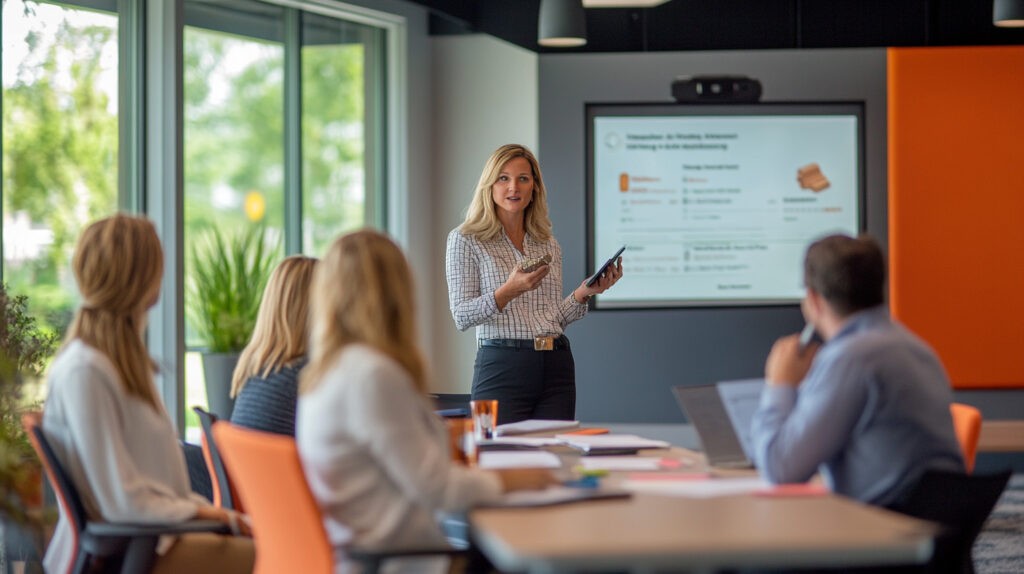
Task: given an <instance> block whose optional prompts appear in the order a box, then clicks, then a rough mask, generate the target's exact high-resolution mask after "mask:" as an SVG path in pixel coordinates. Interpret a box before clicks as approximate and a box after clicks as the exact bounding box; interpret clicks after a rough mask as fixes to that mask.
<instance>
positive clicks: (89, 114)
mask: <svg viewBox="0 0 1024 574" xmlns="http://www.w3.org/2000/svg"><path fill="white" fill-rule="evenodd" d="M142 4H143V3H138V5H137V4H136V3H132V2H127V1H125V0H120V1H119V0H65V1H61V2H57V1H47V0H4V2H3V30H2V32H3V36H2V38H3V94H2V98H3V107H2V108H3V125H2V135H3V176H2V186H3V187H2V212H3V220H2V232H3V235H2V238H3V260H2V264H0V270H2V273H3V279H4V281H5V282H6V283H8V284H9V285H10V286H11V289H12V291H14V292H15V293H26V294H28V295H29V296H30V302H31V311H32V312H33V313H34V314H36V315H37V316H38V317H39V318H40V321H41V322H42V323H43V324H44V325H45V326H47V327H50V328H52V329H54V330H56V331H59V332H63V331H64V330H65V329H66V327H67V325H68V323H69V321H70V318H71V316H72V314H73V311H74V307H75V305H76V303H77V301H76V295H75V293H76V289H75V287H74V281H73V278H72V277H71V275H70V266H69V260H70V256H71V251H72V249H73V246H74V242H75V240H76V239H77V237H78V235H79V233H80V232H81V229H82V227H83V226H84V225H85V224H86V223H88V222H89V221H92V220H94V219H97V218H99V217H102V216H104V215H107V214H110V213H113V212H115V211H116V210H117V209H118V208H119V206H120V207H122V208H130V209H134V208H139V209H146V208H147V207H148V209H149V213H150V214H151V215H152V216H153V217H154V218H155V219H156V220H157V222H158V227H159V228H160V229H161V234H162V236H163V237H162V239H163V240H164V242H165V247H167V248H168V250H167V252H168V253H170V254H172V255H173V256H174V257H176V256H177V253H178V251H177V249H175V248H176V247H177V245H178V243H177V242H178V239H179V238H180V239H181V243H182V249H181V252H180V253H181V256H182V258H183V264H184V276H183V277H182V278H181V280H182V281H183V283H184V289H185V293H184V307H185V308H186V309H188V308H189V307H190V306H191V305H190V303H191V301H190V297H191V296H192V288H193V287H194V283H195V282H194V279H195V277H196V276H197V273H196V269H197V267H196V258H195V253H196V252H197V250H199V251H201V250H202V248H203V247H204V246H206V245H208V244H209V242H210V241H211V238H212V237H213V235H214V234H220V235H221V236H222V238H224V239H226V240H228V241H230V240H232V239H233V238H236V237H238V236H240V235H242V234H245V233H255V234H256V235H257V236H258V237H259V241H260V243H261V245H262V246H263V248H264V251H263V255H262V259H263V260H265V261H267V262H269V263H267V265H266V266H268V267H271V268H272V267H273V266H275V265H276V264H277V262H278V261H280V259H281V258H282V257H283V256H284V255H285V254H290V253H296V252H304V253H307V254H310V255H321V254H322V253H323V251H324V250H325V249H326V247H327V245H328V244H329V243H330V242H331V241H332V240H333V239H334V238H335V237H336V236H337V235H338V234H339V233H342V232H344V231H347V230H351V229H354V228H357V227H360V226H363V225H374V226H379V227H383V226H384V222H385V208H386V203H385V190H386V189H387V188H388V182H387V181H386V174H387V173H388V170H387V165H386V157H387V155H388V153H387V150H388V149H389V148H388V146H387V142H386V141H385V140H386V138H385V135H386V133H387V128H388V125H387V124H388V122H387V117H386V113H385V112H386V110H387V109H388V108H389V106H395V105H396V104H395V103H394V101H392V100H389V98H388V97H387V93H386V89H387V88H388V86H386V83H385V78H387V77H388V70H387V67H388V66H387V65H386V61H387V60H386V55H387V54H386V52H385V46H386V45H388V42H389V41H392V40H394V39H393V38H390V37H389V34H390V31H391V30H399V29H400V28H398V27H396V25H395V22H396V21H397V20H396V19H392V18H389V17H387V16H386V15H382V14H375V13H374V11H372V10H364V9H351V10H352V11H350V9H348V8H345V7H344V6H343V5H342V4H340V3H337V4H335V3H333V2H331V1H330V0H311V1H309V2H305V1H304V0H264V1H259V0H217V1H216V2H211V1H209V0H184V10H183V17H184V21H183V22H182V24H183V27H182V29H183V36H182V37H181V38H178V37H176V36H175V33H176V32H175V30H176V29H177V22H176V19H177V18H178V16H177V15H176V14H180V13H178V12H177V11H176V10H175V9H173V8H174V5H172V3H171V2H170V0H168V2H167V3H160V2H147V3H145V7H146V8H145V10H143V9H142ZM118 5H120V6H122V7H124V8H123V10H122V12H121V14H120V16H119V15H118V10H117V6H118ZM161 10H163V11H166V15H164V16H161V15H160V11H161ZM378 24H379V25H378ZM147 26H155V27H156V29H149V30H147V29H146V28H147ZM179 39H180V41H181V45H182V54H181V66H182V73H183V76H182V78H180V81H181V83H182V91H181V93H182V98H183V101H182V102H180V104H181V108H180V110H181V118H182V119H181V120H180V122H181V123H180V124H179V125H172V124H173V123H174V122H169V121H166V120H168V119H173V118H177V117H178V116H177V110H178V109H179V108H178V107H177V106H178V104H179V102H177V101H176V99H175V94H176V93H177V84H176V81H177V79H172V80H168V79H167V78H166V77H165V76H160V75H158V74H154V73H153V70H154V69H161V70H170V69H174V68H175V67H176V65H177V59H176V54H177V43H178V40H179ZM119 54H120V57H121V59H122V60H123V61H121V62H119V61H118V58H119ZM153 66H158V67H159V68H153ZM147 67H148V68H149V69H148V71H147ZM146 82H151V83H150V86H153V85H155V86H157V87H156V88H154V90H155V91H154V92H152V93H150V92H148V91H147V87H146ZM119 98H122V101H120V102H119V101H118V99H119ZM119 108H121V109H120V113H119ZM119 118H120V119H119ZM119 122H120V124H121V125H119ZM178 129H180V130H181V136H182V137H181V141H182V142H183V146H182V149H181V150H180V154H181V155H180V156H179V155H178V154H179V150H178V147H177V141H178V139H177V135H178V133H177V130H178ZM119 138H120V140H121V141H120V142H119ZM128 140H131V141H128ZM119 146H120V147H121V148H122V149H120V152H121V153H120V156H119ZM179 160H180V165H181V166H182V171H181V173H180V174H179V173H178V172H177V171H176V170H177V166H178V165H179V164H178V162H179ZM160 174H166V175H168V176H169V177H167V178H160ZM179 175H180V178H181V179H180V181H181V184H182V185H181V189H182V193H183V195H184V197H183V198H182V203H181V204H178V203H177V202H176V199H177V198H167V197H166V196H165V195H164V193H166V192H167V191H166V190H175V189H177V186H176V184H177V181H178V180H177V178H178V176H179ZM154 178H156V179H154ZM154 181H157V182H160V181H164V182H169V183H168V184H167V188H166V189H164V188H161V187H159V185H157V186H154ZM119 186H120V187H121V188H120V189H119ZM127 187H130V188H131V189H126V188H127ZM179 209H180V212H179ZM179 215H180V217H181V221H182V222H183V223H182V227H181V229H178V228H177V226H176V222H177V221H178V217H179ZM176 265H177V260H176V259H174V258H172V259H170V260H169V266H168V269H170V270H174V271H175V272H176ZM171 284H172V285H173V284H174V282H171ZM165 291H168V292H165V293H163V295H162V297H164V298H165V299H164V301H167V300H168V298H174V299H171V300H172V301H173V300H176V297H177V295H178V293H175V292H174V291H173V290H165ZM176 305H177V304H176V303H175V304H174V305H170V306H168V307H166V308H167V309H170V314H169V315H162V314H161V313H160V312H159V307H158V311H157V312H156V313H153V314H151V317H150V327H151V330H150V337H151V340H150V344H151V345H153V349H151V351H153V352H154V354H155V355H157V356H158V359H160V360H161V361H164V362H163V363H162V367H163V372H164V373H166V374H169V376H166V377H164V378H163V380H162V382H161V384H163V385H165V386H166V385H167V384H168V383H171V384H175V383H176V381H177V380H178V379H177V377H178V376H180V375H179V373H180V372H181V371H182V370H183V371H184V377H183V378H184V381H185V386H186V388H185V400H184V404H185V406H186V407H188V406H191V405H195V404H198V405H204V404H207V398H206V396H205V395H206V392H205V384H204V375H203V369H202V366H201V365H202V362H201V360H200V354H201V353H202V352H203V351H205V350H206V349H208V348H209V341H208V340H206V338H204V337H203V334H204V333H203V331H202V330H201V329H200V328H198V326H197V324H196V323H197V322H196V321H195V320H194V319H195V314H192V315H188V314H186V320H185V331H184V333H179V332H178V331H179V328H178V326H177V325H178V323H177V319H180V315H179V313H180V312H183V311H179V309H177V306H176ZM154 333H157V334H158V335H154ZM179 337H180V338H179ZM181 338H183V339H184V342H185V345H186V349H187V350H188V352H187V353H186V358H185V359H186V360H185V365H177V364H174V363H170V364H168V363H167V361H176V360H177V359H176V357H177V352H178V351H177V350H176V349H178V347H177V345H178V343H179V341H181ZM164 391H165V393H164V397H165V399H168V401H169V403H168V404H169V406H174V407H176V406H177V405H171V404H170V401H176V400H177V397H176V396H175V393H176V389H174V388H170V389H164ZM170 411H171V412H172V414H173V416H175V417H177V416H178V411H177V409H176V408H171V409H170ZM185 412H186V413H187V414H188V415H189V418H190V424H194V422H195V421H194V418H191V415H190V411H188V410H187V409H186V411H185Z"/></svg>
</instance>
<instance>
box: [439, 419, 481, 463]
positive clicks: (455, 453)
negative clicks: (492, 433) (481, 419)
mask: <svg viewBox="0 0 1024 574" xmlns="http://www.w3.org/2000/svg"><path fill="white" fill-rule="evenodd" d="M445 424H446V425H447V426H448V447H449V450H451V455H452V460H454V461H455V462H457V463H459V464H463V465H466V466H476V462H477V452H476V437H475V436H474V435H473V427H474V424H473V419H445Z"/></svg>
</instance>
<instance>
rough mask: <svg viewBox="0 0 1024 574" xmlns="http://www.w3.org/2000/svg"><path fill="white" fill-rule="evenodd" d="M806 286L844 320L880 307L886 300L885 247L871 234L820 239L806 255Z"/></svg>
mask: <svg viewBox="0 0 1024 574" xmlns="http://www.w3.org/2000/svg"><path fill="white" fill-rule="evenodd" d="M804 284H805V285H806V286H807V287H808V288H810V289H814V290H815V291H816V292H818V294H819V295H821V296H822V297H824V298H825V300H826V301H828V303H829V305H831V306H832V309H833V310H834V311H835V312H836V313H838V314H839V315H840V316H843V317H845V316H847V315H850V314H851V313H855V312H857V311H860V310H862V309H868V308H870V307H875V306H877V305H881V304H882V302H883V301H884V300H885V293H884V292H885V258H884V257H883V256H882V248H881V247H880V246H879V245H878V242H877V241H875V239H874V238H873V237H871V236H869V235H861V236H860V237H857V238H856V239H855V238H853V237H850V236H848V235H829V236H828V237H824V238H822V239H819V240H817V241H815V242H814V243H812V244H811V246H810V247H808V248H807V255H805V256H804Z"/></svg>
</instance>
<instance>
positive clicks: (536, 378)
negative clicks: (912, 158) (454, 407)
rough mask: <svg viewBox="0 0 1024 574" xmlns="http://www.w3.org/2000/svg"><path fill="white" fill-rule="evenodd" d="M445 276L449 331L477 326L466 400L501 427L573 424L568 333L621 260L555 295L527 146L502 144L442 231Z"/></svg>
mask: <svg viewBox="0 0 1024 574" xmlns="http://www.w3.org/2000/svg"><path fill="white" fill-rule="evenodd" d="M524 264H525V265H524ZM524 267H525V268H524ZM445 271H446V274H447V276H448V299H449V302H450V306H451V311H452V317H454V318H455V326H456V327H458V329H459V330H460V331H464V330H466V329H468V328H470V327H474V326H475V327H476V338H477V355H476V364H475V366H474V368H473V388H472V397H473V399H498V401H499V403H498V419H499V420H498V422H499V423H501V424H504V423H509V422H516V421H520V420H525V419H573V418H575V413H576V374H575V371H576V366H575V363H574V362H573V358H572V350H571V349H570V348H569V339H567V338H566V337H565V335H564V332H565V328H566V327H567V326H568V325H569V323H572V322H573V321H576V320H577V319H580V318H582V317H583V316H584V315H585V314H586V313H587V301H589V300H590V298H591V297H592V296H594V295H596V294H598V293H603V292H604V291H605V290H607V289H608V288H609V287H611V286H612V285H614V284H615V282H616V281H618V280H619V278H620V277H622V260H621V258H620V259H619V260H618V261H617V262H616V264H615V265H613V266H609V268H608V271H607V272H606V273H605V274H604V275H603V276H602V277H601V278H600V280H599V281H598V282H596V283H594V284H593V285H592V286H589V287H588V286H587V285H586V281H584V282H583V283H580V285H579V286H578V287H576V289H574V290H573V292H572V293H570V294H569V295H568V296H566V297H564V298H563V297H562V248H561V247H560V246H559V245H558V241H557V240H556V239H555V238H554V236H553V235H552V234H551V220H550V219H549V218H548V206H547V191H546V190H545V188H544V180H543V179H542V177H541V173H540V166H539V165H538V164H537V159H536V158H535V157H534V156H533V153H532V152H530V150H529V149H527V148H526V147H524V146H521V145H515V144H508V145H504V146H501V147H500V148H498V149H497V150H496V151H495V152H494V153H493V154H491V157H490V158H489V159H488V160H487V163H486V164H484V169H483V172H482V173H481V174H480V181H479V182H478V183H477V186H476V192H475V193H474V195H473V200H472V202H471V203H470V205H469V209H468V210H467V214H466V220H465V221H463V223H462V225H460V226H459V227H457V228H456V229H454V230H452V232H451V233H449V234H448V246H447V257H446V264H445Z"/></svg>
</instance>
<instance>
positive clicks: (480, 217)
mask: <svg viewBox="0 0 1024 574" xmlns="http://www.w3.org/2000/svg"><path fill="white" fill-rule="evenodd" d="M517 157H521V158H523V159H525V160H526V161H527V162H529V163H530V169H531V170H532V171H533V200H532V201H530V204H529V205H527V206H526V212H525V225H526V232H527V233H529V234H530V236H531V237H533V238H534V239H536V240H538V241H547V240H549V239H551V218H550V217H549V216H548V192H547V188H545V187H544V178H543V177H542V176H541V173H540V164H539V163H537V158H536V157H534V155H533V152H531V151H530V150H529V149H528V148H527V147H526V146H522V145H519V144H505V145H503V146H501V147H499V148H498V149H496V150H494V153H492V154H491V157H490V158H488V159H487V163H485V164H484V169H483V171H482V172H481V173H480V180H479V181H478V182H477V184H476V191H475V192H474V193H473V200H472V201H471V202H470V204H469V208H468V209H467V210H466V219H465V221H463V222H462V225H461V226H459V231H460V232H462V234H463V235H468V236H470V237H475V238H477V239H480V240H482V241H489V240H491V239H494V238H495V237H497V236H499V235H501V231H502V227H501V221H500V220H499V219H498V213H497V209H496V207H495V204H494V197H493V195H492V191H491V189H492V188H493V187H494V184H495V183H496V182H497V181H498V177H499V176H500V175H501V170H502V169H503V168H504V167H505V164H507V163H508V162H510V161H512V160H513V159H515V158H517Z"/></svg>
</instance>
